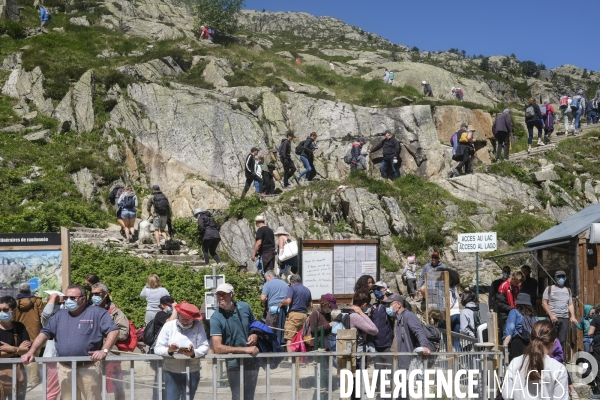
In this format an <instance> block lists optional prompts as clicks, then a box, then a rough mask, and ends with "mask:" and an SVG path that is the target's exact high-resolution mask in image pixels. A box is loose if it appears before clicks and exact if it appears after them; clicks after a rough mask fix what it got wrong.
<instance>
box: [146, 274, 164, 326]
mask: <svg viewBox="0 0 600 400" xmlns="http://www.w3.org/2000/svg"><path fill="white" fill-rule="evenodd" d="M163 296H170V294H169V291H168V290H167V289H165V288H164V287H162V286H161V284H160V278H159V277H158V275H156V274H152V275H150V276H149V277H148V280H147V281H146V286H144V288H143V289H142V293H140V297H142V298H145V299H146V302H147V303H148V304H147V305H146V325H148V323H149V322H150V321H152V320H153V319H154V317H155V316H156V313H157V312H159V311H160V308H159V307H158V305H159V304H160V298H161V297H163Z"/></svg>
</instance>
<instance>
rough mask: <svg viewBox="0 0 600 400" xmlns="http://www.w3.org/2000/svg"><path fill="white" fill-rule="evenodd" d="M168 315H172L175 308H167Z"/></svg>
mask: <svg viewBox="0 0 600 400" xmlns="http://www.w3.org/2000/svg"><path fill="white" fill-rule="evenodd" d="M165 312H166V313H167V314H169V315H171V314H172V313H173V307H167V309H166V311H165Z"/></svg>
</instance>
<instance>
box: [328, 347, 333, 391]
mask: <svg viewBox="0 0 600 400" xmlns="http://www.w3.org/2000/svg"><path fill="white" fill-rule="evenodd" d="M327 358H328V359H329V360H328V363H329V369H328V370H327V381H328V387H327V389H328V395H327V400H331V392H333V375H332V371H333V356H329V357H327Z"/></svg>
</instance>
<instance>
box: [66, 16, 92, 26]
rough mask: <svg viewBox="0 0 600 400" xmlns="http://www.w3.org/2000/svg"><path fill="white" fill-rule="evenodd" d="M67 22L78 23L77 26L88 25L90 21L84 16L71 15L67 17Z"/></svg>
mask: <svg viewBox="0 0 600 400" xmlns="http://www.w3.org/2000/svg"><path fill="white" fill-rule="evenodd" d="M69 23H71V24H73V25H79V26H90V21H88V19H87V18H86V17H85V15H84V16H81V17H73V18H70V19H69Z"/></svg>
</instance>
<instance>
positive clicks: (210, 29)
mask: <svg viewBox="0 0 600 400" xmlns="http://www.w3.org/2000/svg"><path fill="white" fill-rule="evenodd" d="M208 33H209V35H210V36H212V35H214V34H215V30H214V29H212V28H208Z"/></svg>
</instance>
